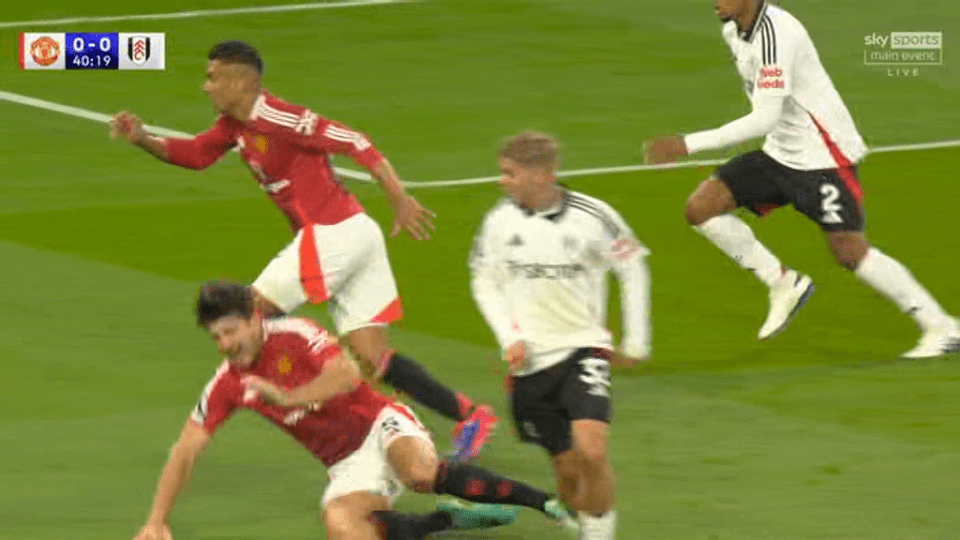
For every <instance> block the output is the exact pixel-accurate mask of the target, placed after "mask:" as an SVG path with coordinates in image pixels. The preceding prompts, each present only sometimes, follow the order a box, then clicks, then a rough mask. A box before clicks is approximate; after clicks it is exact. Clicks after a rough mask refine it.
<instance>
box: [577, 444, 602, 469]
mask: <svg viewBox="0 0 960 540" xmlns="http://www.w3.org/2000/svg"><path fill="white" fill-rule="evenodd" d="M579 452H580V459H581V460H582V461H583V463H584V465H586V466H587V467H590V468H598V467H602V466H604V465H605V464H606V463H607V445H605V444H602V443H599V444H598V443H592V444H586V445H584V446H583V447H581V448H580V449H579Z"/></svg>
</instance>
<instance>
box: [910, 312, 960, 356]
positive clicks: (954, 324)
mask: <svg viewBox="0 0 960 540" xmlns="http://www.w3.org/2000/svg"><path fill="white" fill-rule="evenodd" d="M957 351H960V320H957V319H955V318H952V317H951V318H950V323H949V324H946V325H944V326H939V327H935V328H931V329H929V330H927V331H926V332H924V333H923V335H922V336H920V341H919V342H918V343H917V346H916V347H914V348H912V349H910V350H909V351H907V352H905V353H903V354H902V355H900V356H902V357H904V358H933V357H935V356H943V355H945V354H950V353H954V352H957Z"/></svg>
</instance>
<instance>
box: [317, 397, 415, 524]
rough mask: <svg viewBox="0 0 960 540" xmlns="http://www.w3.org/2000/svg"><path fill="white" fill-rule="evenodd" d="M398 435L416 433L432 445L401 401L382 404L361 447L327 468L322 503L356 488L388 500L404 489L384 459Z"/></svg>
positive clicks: (407, 435)
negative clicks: (386, 404)
mask: <svg viewBox="0 0 960 540" xmlns="http://www.w3.org/2000/svg"><path fill="white" fill-rule="evenodd" d="M400 437H417V438H418V439H422V440H424V441H427V442H428V443H430V447H431V448H433V439H432V438H431V437H430V433H429V432H428V431H427V428H425V427H423V425H422V424H421V423H420V421H419V420H417V417H416V416H415V415H414V414H413V411H411V410H410V408H409V407H407V406H406V405H402V404H400V403H394V404H392V405H390V406H387V407H384V409H383V410H382V411H380V414H379V415H377V419H376V420H374V422H373V427H372V428H370V433H368V434H367V438H366V439H364V440H363V444H362V445H361V446H360V448H358V449H357V450H355V451H354V452H353V453H352V454H350V455H349V456H347V457H345V458H343V459H342V460H340V461H338V462H336V463H334V464H333V466H332V467H330V468H329V469H327V476H328V477H329V478H330V482H329V483H327V489H325V490H324V492H323V498H322V499H321V504H322V505H323V507H324V508H326V507H327V503H329V502H330V501H332V500H333V499H336V498H337V497H342V496H344V495H347V494H350V493H355V492H357V491H369V492H371V493H373V494H374V495H383V496H385V497H388V498H389V499H390V501H391V502H393V500H394V499H396V498H397V497H398V496H399V495H400V494H401V493H403V483H401V482H400V477H399V475H398V474H397V472H396V471H395V470H394V469H393V467H392V466H390V463H389V462H388V461H387V449H388V448H390V445H391V444H392V443H393V441H395V440H397V439H398V438H400Z"/></svg>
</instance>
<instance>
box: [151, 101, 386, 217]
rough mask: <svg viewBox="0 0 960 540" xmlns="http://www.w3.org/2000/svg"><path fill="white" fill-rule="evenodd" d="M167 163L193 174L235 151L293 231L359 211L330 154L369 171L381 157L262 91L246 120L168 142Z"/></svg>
mask: <svg viewBox="0 0 960 540" xmlns="http://www.w3.org/2000/svg"><path fill="white" fill-rule="evenodd" d="M164 145H165V147H166V151H167V161H168V162H170V163H172V164H174V165H179V166H181V167H186V168H190V169H203V168H206V167H209V166H210V165H212V164H213V163H214V162H215V161H217V160H218V159H219V158H220V157H221V156H223V155H224V154H225V153H226V152H227V151H229V150H230V149H231V148H233V147H234V146H239V149H240V157H241V158H242V159H243V162H244V163H245V164H246V165H247V167H248V168H249V169H250V171H251V172H252V173H253V176H254V178H255V179H256V180H257V183H259V184H260V188H261V189H263V190H264V191H265V192H266V193H267V195H268V196H269V197H270V199H271V200H273V202H274V204H276V205H277V208H279V209H280V211H281V212H283V214H284V215H285V216H286V218H287V220H288V221H289V222H290V226H291V228H292V229H293V230H297V229H299V228H301V227H303V226H304V225H305V224H307V223H314V224H319V225H333V224H335V223H339V222H341V221H343V220H345V219H347V218H349V217H351V216H353V215H355V214H358V213H360V212H363V207H362V206H361V205H360V202H359V201H357V199H356V197H355V196H354V195H353V194H352V193H350V191H348V190H347V188H345V187H344V186H343V184H341V183H340V181H339V180H338V179H337V177H336V175H335V174H334V172H333V166H332V165H331V163H330V154H339V155H346V156H350V157H351V158H352V159H353V160H354V161H355V162H356V163H357V164H358V165H361V166H362V167H364V168H366V169H367V170H371V171H372V170H373V169H374V168H375V167H376V166H377V165H378V164H379V163H380V162H381V161H382V160H383V155H382V154H380V152H379V151H377V149H376V148H375V147H374V146H373V144H371V143H370V141H369V139H367V137H366V136H365V135H364V134H362V133H359V132H357V131H354V130H353V129H351V128H349V127H347V126H345V125H343V124H341V123H339V122H334V121H332V120H328V119H326V118H324V117H322V116H319V115H317V114H315V113H314V112H312V111H311V110H309V109H307V108H305V107H301V106H299V105H293V104H291V103H288V102H286V101H284V100H282V99H280V98H277V97H275V96H272V95H270V94H269V93H267V92H264V93H263V94H261V95H260V97H259V98H257V101H256V103H255V104H254V107H253V113H252V114H251V117H250V120H248V121H246V122H241V121H239V120H236V119H233V118H230V117H228V116H220V118H218V119H217V121H216V123H214V125H213V126H212V127H211V128H210V129H208V130H207V131H205V132H203V133H201V134H199V135H197V136H196V137H194V138H192V139H177V138H166V139H164Z"/></svg>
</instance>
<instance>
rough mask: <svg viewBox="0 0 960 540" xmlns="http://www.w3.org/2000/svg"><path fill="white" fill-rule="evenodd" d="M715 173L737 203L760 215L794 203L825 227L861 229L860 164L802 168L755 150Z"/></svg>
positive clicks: (834, 230) (861, 195)
mask: <svg viewBox="0 0 960 540" xmlns="http://www.w3.org/2000/svg"><path fill="white" fill-rule="evenodd" d="M715 174H716V176H717V177H718V178H719V179H720V180H722V181H723V183H724V184H726V185H727V187H729V188H730V191H731V192H732V193H733V198H734V200H736V202H737V207H742V208H746V209H748V210H750V211H751V212H753V213H755V214H757V215H759V216H763V215H766V214H767V213H769V212H770V211H772V210H774V209H776V208H779V207H781V206H784V205H787V204H792V205H793V207H794V208H796V209H797V210H798V211H799V212H800V213H801V214H803V215H805V216H807V217H808V218H810V219H811V220H813V221H814V222H815V223H817V224H818V225H820V228H821V229H823V230H824V231H828V232H836V231H862V230H863V225H864V215H863V191H862V189H861V188H860V182H859V180H857V168H856V166H850V167H844V168H840V169H820V170H813V171H799V170H796V169H791V168H790V167H787V166H786V165H783V164H782V163H780V162H778V161H777V160H775V159H773V158H772V157H770V156H768V155H767V154H765V153H764V152H763V151H760V150H755V151H753V152H748V153H746V154H742V155H739V156H737V157H735V158H733V159H731V160H730V161H728V162H726V163H725V164H723V165H721V166H720V167H719V168H718V169H717V171H716V173H715Z"/></svg>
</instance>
